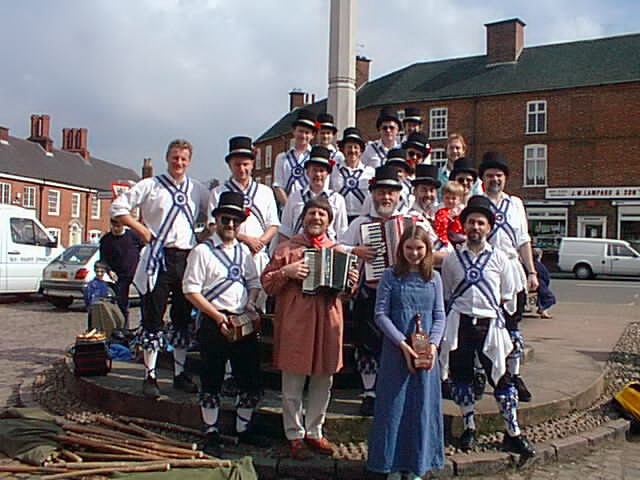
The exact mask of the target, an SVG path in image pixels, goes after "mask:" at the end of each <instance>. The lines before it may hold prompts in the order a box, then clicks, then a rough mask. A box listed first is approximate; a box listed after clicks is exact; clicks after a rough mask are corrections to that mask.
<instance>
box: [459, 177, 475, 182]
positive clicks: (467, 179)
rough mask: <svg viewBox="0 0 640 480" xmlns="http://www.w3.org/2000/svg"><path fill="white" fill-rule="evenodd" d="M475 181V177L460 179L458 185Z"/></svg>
mask: <svg viewBox="0 0 640 480" xmlns="http://www.w3.org/2000/svg"><path fill="white" fill-rule="evenodd" d="M474 181H475V180H474V178H473V177H458V178H456V182H458V183H473V182H474Z"/></svg>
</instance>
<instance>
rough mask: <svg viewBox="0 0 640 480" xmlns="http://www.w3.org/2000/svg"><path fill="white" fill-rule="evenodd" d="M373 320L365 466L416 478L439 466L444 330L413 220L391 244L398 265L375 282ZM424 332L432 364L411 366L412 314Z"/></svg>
mask: <svg viewBox="0 0 640 480" xmlns="http://www.w3.org/2000/svg"><path fill="white" fill-rule="evenodd" d="M375 312H376V314H375V320H376V324H377V325H378V326H379V327H380V329H381V330H382V332H383V344H382V353H381V357H380V368H379V370H378V379H377V384H376V404H375V413H374V418H373V426H372V429H371V432H370V434H369V458H368V460H367V469H368V470H369V471H371V472H377V473H397V472H403V473H409V474H410V475H414V477H410V478H416V477H415V476H418V477H420V478H421V477H422V476H423V475H424V474H425V473H426V472H428V471H431V470H434V469H439V468H442V465H443V463H444V429H443V423H442V406H441V392H440V367H439V364H438V360H437V355H438V344H439V343H440V340H441V338H442V333H443V330H444V319H445V316H444V302H443V296H442V282H441V280H440V275H439V274H438V272H436V271H434V270H433V253H432V248H431V243H430V241H429V237H428V234H427V232H426V231H425V230H424V229H423V228H421V227H419V226H415V225H414V226H413V227H412V228H411V229H408V230H405V232H404V233H403V235H402V237H401V238H400V243H399V245H398V263H397V265H396V266H394V267H391V268H389V269H387V270H386V271H385V272H384V276H383V278H382V280H381V281H380V284H379V285H378V291H377V299H376V309H375ZM418 313H419V314H420V315H421V323H422V330H423V331H424V332H426V333H428V334H429V347H428V351H427V358H428V359H429V361H431V362H432V363H431V368H428V369H426V368H421V369H416V368H415V367H414V363H413V362H414V358H416V357H417V354H416V352H415V351H414V349H413V348H412V347H411V345H410V344H411V340H410V336H411V334H413V333H414V332H415V331H416V321H415V318H416V314H418Z"/></svg>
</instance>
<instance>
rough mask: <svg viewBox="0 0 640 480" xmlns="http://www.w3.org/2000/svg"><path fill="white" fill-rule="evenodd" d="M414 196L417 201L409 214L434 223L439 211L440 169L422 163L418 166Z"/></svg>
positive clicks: (413, 181) (414, 180) (414, 181)
mask: <svg viewBox="0 0 640 480" xmlns="http://www.w3.org/2000/svg"><path fill="white" fill-rule="evenodd" d="M411 183H412V184H413V196H414V198H415V201H414V202H413V205H412V206H411V208H410V210H409V214H410V215H411V214H413V213H417V214H419V215H422V216H423V217H424V218H426V219H427V220H429V222H433V220H434V218H435V216H436V211H437V210H438V189H439V188H440V180H438V167H437V166H436V165H427V164H426V163H421V164H419V165H417V166H416V173H415V177H414V178H413V180H411Z"/></svg>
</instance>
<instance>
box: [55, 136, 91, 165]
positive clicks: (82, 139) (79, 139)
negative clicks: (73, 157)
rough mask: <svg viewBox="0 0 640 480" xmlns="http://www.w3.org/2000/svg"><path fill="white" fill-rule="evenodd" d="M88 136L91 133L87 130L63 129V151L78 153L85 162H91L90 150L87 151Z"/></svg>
mask: <svg viewBox="0 0 640 480" xmlns="http://www.w3.org/2000/svg"><path fill="white" fill-rule="evenodd" d="M88 136H89V131H88V130H87V129H86V128H63V129H62V149H63V150H66V151H68V152H72V153H77V154H79V155H80V156H81V157H82V158H84V159H85V160H89V150H88V149H87V137H88Z"/></svg>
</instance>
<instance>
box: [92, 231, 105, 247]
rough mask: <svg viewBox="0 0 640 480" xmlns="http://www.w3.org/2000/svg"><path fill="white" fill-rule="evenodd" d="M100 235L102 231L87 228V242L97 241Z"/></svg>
mask: <svg viewBox="0 0 640 480" xmlns="http://www.w3.org/2000/svg"><path fill="white" fill-rule="evenodd" d="M101 236H102V231H100V230H89V243H96V244H97V243H99V242H100V237H101Z"/></svg>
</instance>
